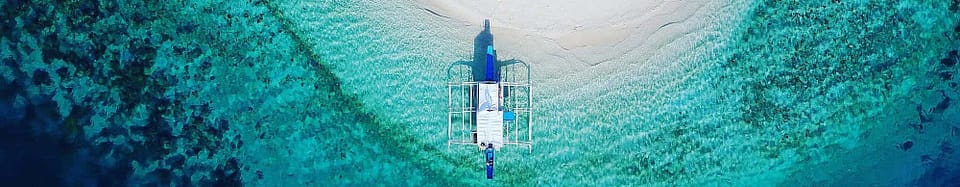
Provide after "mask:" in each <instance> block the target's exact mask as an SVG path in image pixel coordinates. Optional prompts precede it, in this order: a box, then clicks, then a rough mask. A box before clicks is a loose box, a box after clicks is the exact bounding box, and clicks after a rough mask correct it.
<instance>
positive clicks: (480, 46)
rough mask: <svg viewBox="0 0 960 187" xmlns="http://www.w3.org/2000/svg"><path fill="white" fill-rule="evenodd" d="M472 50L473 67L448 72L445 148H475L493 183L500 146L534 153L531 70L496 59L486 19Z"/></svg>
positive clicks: (460, 66) (457, 67) (455, 66)
mask: <svg viewBox="0 0 960 187" xmlns="http://www.w3.org/2000/svg"><path fill="white" fill-rule="evenodd" d="M474 45H475V46H474V48H475V49H474V60H473V61H472V62H458V63H454V64H451V66H450V68H449V69H448V71H447V78H448V80H449V82H448V84H447V93H448V99H447V108H448V112H447V116H448V117H447V119H448V120H447V121H448V124H447V148H448V149H449V148H450V146H451V145H473V146H477V148H479V150H480V151H481V153H482V154H483V156H484V161H485V162H484V166H485V168H486V172H487V179H493V171H494V170H493V163H494V154H495V152H497V151H499V150H501V149H502V148H504V146H518V147H526V148H527V149H529V151H530V152H531V153H532V152H533V105H532V104H533V90H532V86H531V82H530V66H529V65H528V64H526V63H524V62H523V61H520V60H516V59H512V60H507V61H498V60H497V50H496V49H495V48H494V47H493V35H492V34H490V20H484V23H483V31H481V32H480V34H479V35H478V36H477V38H476V39H475V44H474ZM463 67H469V68H463Z"/></svg>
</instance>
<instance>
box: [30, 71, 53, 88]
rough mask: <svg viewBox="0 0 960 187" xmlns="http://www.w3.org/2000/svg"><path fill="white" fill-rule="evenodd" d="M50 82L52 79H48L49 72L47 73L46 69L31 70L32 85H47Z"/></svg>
mask: <svg viewBox="0 0 960 187" xmlns="http://www.w3.org/2000/svg"><path fill="white" fill-rule="evenodd" d="M50 82H52V81H51V80H50V73H47V71H43V70H39V69H38V70H34V71H33V84H34V85H41V84H44V85H49V84H50Z"/></svg>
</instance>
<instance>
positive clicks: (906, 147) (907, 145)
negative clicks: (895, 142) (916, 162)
mask: <svg viewBox="0 0 960 187" xmlns="http://www.w3.org/2000/svg"><path fill="white" fill-rule="evenodd" d="M910 148H913V141H910V140H907V141H906V142H903V143H902V144H900V149H903V150H904V151H906V150H910Z"/></svg>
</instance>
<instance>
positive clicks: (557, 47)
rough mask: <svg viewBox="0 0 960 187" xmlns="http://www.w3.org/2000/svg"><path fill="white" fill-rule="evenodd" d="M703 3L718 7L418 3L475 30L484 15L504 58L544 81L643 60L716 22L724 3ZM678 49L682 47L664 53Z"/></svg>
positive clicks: (655, 2)
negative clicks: (524, 65)
mask: <svg viewBox="0 0 960 187" xmlns="http://www.w3.org/2000/svg"><path fill="white" fill-rule="evenodd" d="M708 3H714V4H716V3H715V2H709V1H662V0H648V1H628V0H608V1H600V2H596V3H589V4H584V3H582V2H579V1H572V0H564V1H545V0H538V1H443V0H420V1H418V6H419V7H420V8H421V9H423V10H424V11H427V12H429V13H431V14H434V15H436V16H438V17H442V18H444V19H447V20H448V21H450V22H454V23H458V24H461V25H463V26H464V27H466V28H465V29H476V28H478V27H479V25H481V24H482V22H483V20H484V19H487V18H489V19H490V20H491V23H492V24H491V27H492V28H491V30H492V32H493V33H494V36H495V38H496V46H497V47H498V48H499V49H500V50H499V51H500V52H501V53H502V54H504V55H502V56H505V57H507V58H519V59H522V60H525V61H527V62H529V63H532V64H534V65H538V66H537V68H538V70H537V71H538V72H539V73H543V74H540V75H541V76H544V77H540V78H547V79H550V78H555V77H557V76H561V75H564V74H570V73H574V72H581V71H583V70H587V69H591V67H597V66H598V65H601V64H611V63H612V64H616V65H624V63H641V62H645V61H647V60H649V59H650V58H651V57H653V56H654V55H656V54H657V53H658V51H660V50H661V49H663V48H664V46H666V45H667V44H669V43H671V42H675V41H677V40H678V39H680V38H682V37H684V36H685V35H687V34H691V33H696V32H700V31H704V30H706V29H708V28H709V26H710V24H714V23H715V22H716V21H717V20H716V19H718V18H717V17H718V14H715V13H716V12H719V11H720V10H719V9H721V8H723V7H724V6H717V5H708ZM678 50H683V49H672V50H669V51H674V52H676V51H678ZM633 57H638V58H633ZM608 67H615V66H608ZM608 70H609V69H608ZM601 72H604V71H601Z"/></svg>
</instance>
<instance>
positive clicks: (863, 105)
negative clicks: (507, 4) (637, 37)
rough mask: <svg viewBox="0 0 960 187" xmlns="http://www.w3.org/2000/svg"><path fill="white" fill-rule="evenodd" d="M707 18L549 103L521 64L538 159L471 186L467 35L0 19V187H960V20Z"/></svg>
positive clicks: (571, 83) (280, 6) (176, 18)
mask: <svg viewBox="0 0 960 187" xmlns="http://www.w3.org/2000/svg"><path fill="white" fill-rule="evenodd" d="M723 5H733V6H723ZM709 6H722V8H718V9H719V10H720V11H719V12H717V15H716V16H715V17H714V19H717V20H712V22H710V24H706V25H705V26H704V28H702V29H701V30H700V31H698V32H693V33H690V34H688V35H685V36H683V37H681V38H680V39H678V40H676V41H674V42H673V43H670V44H668V45H667V46H664V48H663V49H660V50H662V51H669V50H673V49H685V50H686V51H683V52H676V53H657V54H656V55H655V56H649V57H640V56H629V55H628V56H624V57H622V58H620V59H619V61H617V62H610V63H605V64H607V65H601V66H598V67H596V68H593V69H586V70H582V71H578V72H574V73H571V74H570V75H569V76H568V77H569V79H563V80H562V81H560V80H561V79H557V78H554V77H543V76H541V75H536V74H537V73H538V72H537V68H545V67H538V65H537V63H533V69H534V72H533V73H534V75H533V78H534V80H533V81H534V83H535V84H538V85H540V86H538V87H536V89H537V90H538V91H537V92H535V95H534V99H535V101H536V103H535V106H536V108H537V109H536V114H535V116H534V117H535V118H534V119H535V124H536V125H537V128H536V130H535V131H534V135H533V136H534V138H535V144H534V147H533V149H532V151H529V152H528V150H527V149H510V148H508V149H503V150H502V151H500V152H498V159H497V177H496V178H495V179H494V180H487V179H484V178H483V167H482V165H481V161H480V155H479V154H476V152H474V151H472V148H470V147H467V146H464V147H457V146H454V147H451V148H449V149H448V148H447V147H446V145H445V142H444V141H445V140H446V136H445V135H443V132H444V131H445V130H446V129H445V127H446V126H445V125H444V123H445V122H444V121H445V120H446V119H444V115H442V114H443V110H444V109H443V108H444V102H445V101H444V99H445V96H444V95H445V94H443V92H444V91H445V85H444V84H443V83H444V82H445V81H446V80H445V79H446V75H445V73H442V72H445V71H446V68H447V67H448V65H450V64H451V63H455V62H458V61H464V60H470V59H471V58H472V54H471V52H472V50H473V48H471V47H473V42H474V41H473V40H472V39H473V37H474V36H475V35H476V34H477V33H478V32H479V29H477V30H463V29H460V28H462V27H461V26H459V25H454V24H452V23H449V22H445V21H444V20H443V19H440V18H437V17H434V16H432V15H430V14H429V13H427V12H424V11H423V10H420V9H418V8H417V7H415V6H414V5H413V4H412V3H410V2H370V1H277V2H259V1H258V2H183V3H177V2H168V3H160V4H157V3H153V2H149V3H145V2H141V1H117V2H108V1H88V2H80V3H71V2H57V3H52V2H20V1H7V2H5V3H4V4H3V5H2V7H0V8H3V9H4V10H7V11H3V13H2V16H0V18H2V20H3V21H4V22H5V23H7V24H4V25H5V26H4V27H2V28H0V29H2V32H0V33H2V34H3V35H2V38H0V49H2V50H0V57H2V58H3V66H0V75H2V76H0V86H2V87H0V114H2V116H3V118H2V121H3V122H2V123H0V124H2V126H0V128H2V132H3V133H4V136H2V137H3V138H2V139H0V140H3V141H0V142H2V144H0V145H2V149H0V153H3V154H0V155H3V156H0V159H2V160H3V162H2V164H0V166H2V167H3V168H0V169H2V170H3V171H4V172H3V173H2V175H0V177H2V179H3V181H14V182H15V183H14V184H15V185H66V186H74V185H76V186H88V185H156V184H160V185H186V184H196V185H260V186H276V185H291V186H301V185H307V186H326V185H346V186H355V185H369V184H388V185H391V184H392V185H422V184H429V185H438V186H440V185H442V186H449V185H478V184H479V185H488V184H491V183H492V184H503V185H551V186H554V185H557V186H560V185H562V186H571V185H684V186H690V185H704V184H707V185H737V186H744V185H746V186H758V185H784V186H824V185H826V186H840V185H854V186H866V185H884V186H887V185H890V186H907V185H910V186H914V185H916V186H948V185H950V184H957V183H960V174H958V171H957V168H956V166H957V165H958V163H957V162H958V160H960V159H958V157H957V156H956V153H954V151H953V150H955V148H956V145H957V144H958V142H957V141H958V140H960V138H958V137H960V123H958V121H960V109H957V107H955V105H956V99H954V98H957V97H958V96H960V94H958V88H957V81H958V78H956V77H955V76H954V75H955V74H956V73H957V71H958V69H957V68H958V67H957V65H956V62H957V61H958V60H960V57H958V55H957V52H956V51H957V50H958V49H960V26H958V23H957V20H960V19H958V18H960V13H958V10H957V8H956V7H957V2H955V1H933V2H931V1H899V2H888V1H857V2H834V1H806V2H782V1H755V2H749V1H731V2H716V3H713V4H710V5H709ZM720 18H725V19H720ZM494 24H495V23H494ZM493 34H494V37H496V33H493ZM637 59H644V60H637ZM610 64H615V65H621V66H622V67H615V68H614V67H604V66H612V65H610ZM24 168H30V169H24ZM51 176H52V177H53V178H54V179H56V180H50V179H49V177H51Z"/></svg>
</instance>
